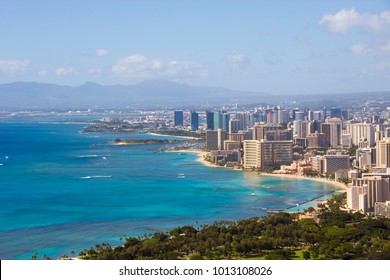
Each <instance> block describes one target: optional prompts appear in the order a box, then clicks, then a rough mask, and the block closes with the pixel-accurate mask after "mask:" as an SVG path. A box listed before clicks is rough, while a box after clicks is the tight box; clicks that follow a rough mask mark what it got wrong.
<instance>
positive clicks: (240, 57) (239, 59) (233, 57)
mask: <svg viewBox="0 0 390 280" xmlns="http://www.w3.org/2000/svg"><path fill="white" fill-rule="evenodd" d="M227 59H228V60H229V61H230V62H233V63H247V62H249V59H248V58H247V57H246V56H245V55H244V54H230V55H228V56H227Z"/></svg>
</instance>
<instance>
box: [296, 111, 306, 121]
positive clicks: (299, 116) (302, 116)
mask: <svg viewBox="0 0 390 280" xmlns="http://www.w3.org/2000/svg"><path fill="white" fill-rule="evenodd" d="M295 120H296V121H304V120H305V112H302V111H297V112H295Z"/></svg>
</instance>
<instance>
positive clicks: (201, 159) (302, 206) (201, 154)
mask: <svg viewBox="0 0 390 280" xmlns="http://www.w3.org/2000/svg"><path fill="white" fill-rule="evenodd" d="M173 152H175V151H173ZM194 152H196V153H197V156H198V158H197V159H196V161H198V162H200V163H201V164H203V165H204V166H208V167H213V168H227V169H230V170H234V171H242V172H245V170H243V169H237V168H230V167H225V166H218V165H215V164H213V163H211V162H209V161H207V160H205V158H204V156H205V155H207V154H208V152H206V151H202V150H196V151H194ZM249 172H251V171H249ZM258 175H260V176H264V177H267V176H268V177H278V178H288V179H297V180H310V181H313V182H319V183H325V184H330V185H333V186H334V187H335V188H336V189H335V190H334V191H333V192H332V193H329V194H324V195H322V196H320V197H315V198H313V199H311V200H308V201H306V202H304V203H301V204H299V205H297V206H292V207H291V208H288V209H284V210H283V211H282V212H286V213H295V212H300V211H302V210H303V209H306V208H308V207H310V206H312V207H314V208H316V209H317V205H318V204H319V203H326V202H327V199H328V197H331V196H333V194H336V193H345V192H346V191H347V189H348V186H346V185H345V184H344V183H341V182H337V181H331V180H328V179H326V178H312V177H305V176H303V175H297V174H268V173H258ZM313 203H314V205H312V204H313ZM298 207H299V208H298ZM295 208H297V209H296V210H295Z"/></svg>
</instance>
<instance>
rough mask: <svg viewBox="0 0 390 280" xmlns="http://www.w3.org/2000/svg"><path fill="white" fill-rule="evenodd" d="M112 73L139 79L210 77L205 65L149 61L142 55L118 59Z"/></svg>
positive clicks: (157, 60) (159, 60)
mask: <svg viewBox="0 0 390 280" xmlns="http://www.w3.org/2000/svg"><path fill="white" fill-rule="evenodd" d="M112 72H113V73H114V74H117V75H120V76H123V77H137V78H156V77H163V78H199V77H206V76H207V75H208V71H207V70H206V69H205V68H204V67H203V65H201V64H199V63H196V62H191V61H176V60H172V61H164V60H161V59H148V58H146V57H145V56H143V55H140V54H135V55H131V56H127V57H124V58H121V59H118V60H117V61H116V62H115V63H114V65H113V66H112Z"/></svg>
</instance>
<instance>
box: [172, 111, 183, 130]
mask: <svg viewBox="0 0 390 280" xmlns="http://www.w3.org/2000/svg"><path fill="white" fill-rule="evenodd" d="M174 125H175V126H182V125H183V111H175V112H174Z"/></svg>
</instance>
